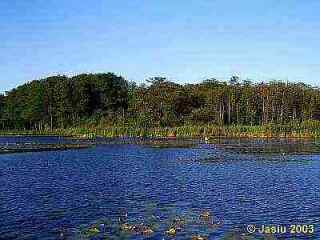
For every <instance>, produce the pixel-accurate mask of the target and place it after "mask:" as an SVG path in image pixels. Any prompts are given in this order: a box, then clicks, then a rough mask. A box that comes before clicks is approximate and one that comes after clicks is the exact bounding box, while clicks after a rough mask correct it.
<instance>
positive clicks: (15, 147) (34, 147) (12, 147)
mask: <svg viewBox="0 0 320 240" xmlns="http://www.w3.org/2000/svg"><path fill="white" fill-rule="evenodd" d="M92 146H94V145H93V144H87V143H86V144H34V143H32V144H30V143H24V144H7V145H2V146H0V154H8V153H23V152H47V151H63V150H71V149H84V148H89V147H92Z"/></svg>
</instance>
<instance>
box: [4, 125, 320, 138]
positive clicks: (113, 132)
mask: <svg viewBox="0 0 320 240" xmlns="http://www.w3.org/2000/svg"><path fill="white" fill-rule="evenodd" d="M0 136H3V137H6V136H55V137H72V138H76V139H94V138H96V137H106V138H113V137H161V138H199V139H210V138H284V139H285V138H288V139H289V138H297V139H318V138H319V137H320V128H318V126H314V127H312V126H299V125H296V126H290V125H263V126H238V125H230V126H216V125H202V126H201V125H199V126H179V127H154V128H143V127H122V126H117V127H101V126H84V127H70V128H65V129H53V130H49V129H47V130H41V131H39V130H6V131H0Z"/></svg>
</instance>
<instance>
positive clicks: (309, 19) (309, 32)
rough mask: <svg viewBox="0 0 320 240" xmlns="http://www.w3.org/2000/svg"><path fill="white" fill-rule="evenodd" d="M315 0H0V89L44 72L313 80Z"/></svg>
mask: <svg viewBox="0 0 320 240" xmlns="http://www.w3.org/2000/svg"><path fill="white" fill-rule="evenodd" d="M319 10H320V1H318V0H307V1H301V0H282V1H279V0H266V1H256V0H255V1H253V0H242V1H238V0H233V1H231V0H230V1H226V0H190V1H187V0H184V1H179V0H176V1H173V0H171V1H169V0H161V1H160V0H158V1H152V0H140V1H138V0H130V1H128V0H126V1H124V0H90V1H85V0H68V1H66V0H46V1H45V0H28V1H23V0H1V1H0V72H1V76H0V83H1V84H0V91H5V90H9V89H11V88H13V87H16V86H17V85H19V84H22V83H24V82H26V81H28V80H32V79H39V78H41V77H45V76H48V75H53V74H76V73H80V72H108V71H111V72H115V73H117V74H121V75H122V76H124V77H126V78H127V79H129V80H134V81H137V82H142V81H144V80H145V79H146V78H148V77H152V76H160V75H161V76H165V77H168V78H170V79H172V80H175V81H176V82H180V83H184V82H189V83H190V82H199V81H201V80H203V79H205V78H209V77H216V78H218V79H228V78H229V77H230V76H231V75H233V74H237V75H240V77H242V78H250V79H253V80H256V81H259V80H269V79H285V80H289V81H303V82H305V83H309V84H312V85H318V86H319V85H320V82H319V74H320V61H319V53H320V47H319V42H320V28H319V26H320V15H319Z"/></svg>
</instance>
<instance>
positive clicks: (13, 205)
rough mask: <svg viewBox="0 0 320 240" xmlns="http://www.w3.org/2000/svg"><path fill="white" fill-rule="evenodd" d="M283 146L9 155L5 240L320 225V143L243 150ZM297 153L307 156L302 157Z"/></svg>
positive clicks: (2, 168)
mask: <svg viewBox="0 0 320 240" xmlns="http://www.w3.org/2000/svg"><path fill="white" fill-rule="evenodd" d="M18 140H19V141H42V142H48V141H51V142H54V141H63V140H61V139H58V140H57V139H55V138H47V139H43V138H42V139H41V140H39V139H38V138H36V139H34V138H32V139H18ZM8 141H12V142H13V139H12V138H10V139H7V138H0V142H2V143H6V142H8ZM281 144H282V147H279V142H276V141H274V142H271V143H270V142H269V143H268V142H265V141H262V140H255V141H249V140H241V141H240V142H239V140H221V139H220V141H219V142H213V143H209V144H205V143H201V142H200V141H197V142H195V143H194V144H193V146H191V147H188V148H183V147H181V146H176V147H175V146H174V145H173V144H172V145H170V146H168V148H153V147H150V144H141V142H140V143H138V144H136V143H135V144H111V142H110V141H109V142H108V144H101V145H99V146H98V147H96V148H93V149H83V150H69V151H64V152H42V153H26V154H12V155H2V156H0V218H1V222H0V239H105V238H106V237H107V239H119V238H121V239H125V238H130V239H144V238H152V239H163V238H164V239H191V238H193V239H195V240H196V239H198V240H200V238H204V239H205V238H208V239H223V238H225V239H250V238H251V239H259V238H260V239H264V238H265V236H263V235H262V234H257V235H250V236H248V234H244V233H245V226H247V225H248V224H256V225H261V224H309V225H310V224H314V225H316V226H319V222H320V217H319V216H320V203H319V199H320V175H319V170H320V155H319V154H318V152H317V151H309V150H308V151H306V149H316V148H317V147H318V145H317V144H316V143H313V142H306V141H304V142H299V143H295V142H291V143H290V142H287V143H286V144H287V145H288V148H292V149H295V151H284V150H282V151H280V152H279V151H272V152H271V151H270V150H268V152H263V153H259V152H256V151H255V152H252V151H247V152H241V151H240V152H239V151H234V148H235V147H234V146H237V148H238V149H239V148H247V149H248V145H249V146H258V147H259V148H267V149H271V148H272V149H273V148H274V146H275V147H278V148H283V146H285V144H284V143H283V142H281ZM269 145H272V147H270V146H269ZM296 145H299V146H300V147H301V149H304V150H305V151H306V152H305V153H304V154H303V155H301V154H297V150H296V149H297V147H296ZM230 146H232V147H233V148H230ZM292 146H294V147H292ZM208 212H209V213H210V215H209V216H207V220H208V221H205V220H206V214H205V213H208ZM201 216H202V217H201ZM221 223H222V224H221ZM317 234H318V233H317V232H316V233H315V234H314V235H313V236H309V239H314V238H316V237H317V236H318V235H317ZM277 237H279V238H280V237H283V238H287V239H288V238H290V237H292V236H290V235H283V236H277ZM269 239H272V238H269ZM298 239H308V236H307V235H299V236H298Z"/></svg>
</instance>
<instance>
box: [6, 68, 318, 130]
mask: <svg viewBox="0 0 320 240" xmlns="http://www.w3.org/2000/svg"><path fill="white" fill-rule="evenodd" d="M0 119H1V124H0V128H2V129H35V130H41V129H53V128H66V127H71V126H77V125H79V124H81V123H82V122H91V123H93V124H98V123H100V122H103V123H104V124H106V125H109V126H112V125H119V124H127V125H130V126H139V127H167V126H181V125H185V124H193V125H195V124H200V123H201V124H203V123H208V124H209V123H210V124H216V125H231V124H235V125H264V124H269V123H272V124H279V125H281V124H284V123H288V122H303V121H308V120H320V89H318V88H316V87H312V86H309V85H306V84H304V83H289V82H284V81H271V82H268V83H264V82H260V83H253V82H252V81H249V80H241V79H240V78H239V77H237V76H232V77H231V78H230V81H228V82H225V81H219V80H217V79H215V78H211V79H207V80H205V81H203V82H201V83H198V84H183V85H182V84H177V83H175V82H173V81H170V80H168V79H166V78H163V77H154V78H150V79H148V80H147V81H146V83H145V84H141V85H137V84H136V83H134V82H128V81H127V80H126V79H124V78H123V77H121V76H117V75H115V74H113V73H99V74H80V75H77V76H73V77H67V76H61V75H58V76H51V77H48V78H44V79H41V80H34V81H31V82H28V83H26V84H24V85H22V86H19V87H17V88H15V89H12V90H11V91H8V92H6V94H5V95H0Z"/></svg>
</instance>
